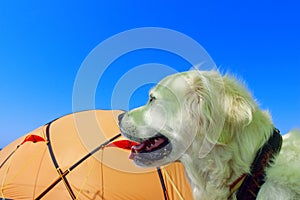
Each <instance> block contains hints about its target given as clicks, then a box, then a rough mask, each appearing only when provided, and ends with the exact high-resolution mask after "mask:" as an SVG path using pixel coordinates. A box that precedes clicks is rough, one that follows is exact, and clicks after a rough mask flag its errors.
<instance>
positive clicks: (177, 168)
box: [0, 110, 192, 200]
mask: <svg viewBox="0 0 300 200" xmlns="http://www.w3.org/2000/svg"><path fill="white" fill-rule="evenodd" d="M120 113H121V111H117V110H112V111H110V110H90V111H83V112H78V113H73V114H70V115H66V116H63V117H61V118H58V119H56V120H54V121H52V122H50V123H48V124H45V125H44V126H41V127H39V128H38V129H36V130H34V131H32V132H31V133H28V134H26V135H24V136H23V137H21V138H19V139H17V140H16V141H14V142H13V143H11V144H10V145H8V146H7V147H5V148H3V149H2V150H1V151H0V199H16V200H22V199H51V200H53V199H93V200H94V199H95V200H96V199H107V200H114V199H116V200H122V199H130V200H132V199H138V200H141V199H162V200H163V199H172V200H173V199H174V200H177V199H178V200H182V199H192V195H191V190H190V186H189V184H188V182H187V180H186V177H185V174H184V169H183V166H182V164H181V163H179V162H178V163H172V164H169V165H167V166H164V167H161V168H140V167H137V166H135V165H134V163H133V162H132V161H131V160H130V159H128V155H129V151H128V150H126V147H125V149H123V148H124V142H125V144H126V142H127V143H128V140H126V139H125V138H122V136H120V135H119V129H118V126H117V120H116V119H117V116H118V115H119V114H120ZM120 144H121V146H122V145H123V148H118V146H119V145H120ZM125 146H126V145H125Z"/></svg>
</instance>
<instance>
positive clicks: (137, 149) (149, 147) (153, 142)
mask: <svg viewBox="0 0 300 200" xmlns="http://www.w3.org/2000/svg"><path fill="white" fill-rule="evenodd" d="M169 143H170V142H169V139H168V138H166V137H165V136H163V135H161V134H157V135H156V136H155V137H152V138H149V139H147V140H144V141H142V142H140V143H139V144H138V145H135V146H132V147H131V153H130V155H129V158H130V159H134V157H135V156H136V155H137V154H140V153H151V152H155V151H159V150H164V149H165V150H167V149H168V148H166V146H167V145H168V144H169ZM162 156H163V155H162Z"/></svg>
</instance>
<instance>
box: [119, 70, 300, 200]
mask: <svg viewBox="0 0 300 200" xmlns="http://www.w3.org/2000/svg"><path fill="white" fill-rule="evenodd" d="M119 126H120V129H121V131H122V133H123V134H124V135H125V136H126V137H128V138H129V139H131V140H134V141H137V142H139V145H137V146H134V147H133V148H132V151H131V155H130V158H131V159H133V160H134V162H135V163H136V164H137V165H140V166H161V165H165V164H167V163H170V162H174V161H180V162H182V163H183V165H184V167H185V171H186V173H187V177H188V179H189V181H190V184H191V187H192V192H193V195H194V199H204V200H206V199H208V200H214V199H221V200H223V199H262V200H269V199H270V200H273V199H274V200H281V199H282V200H287V199H300V134H299V132H297V131H293V132H291V133H290V134H288V135H286V136H285V137H284V141H283V144H282V147H281V151H280V153H279V154H277V151H279V150H280V146H281V136H280V134H278V131H277V130H276V129H275V127H274V125H273V123H272V121H271V118H270V116H269V114H268V113H267V112H265V111H262V110H260V109H259V108H258V105H257V103H256V102H255V100H254V99H253V98H252V96H251V94H249V92H248V91H247V89H245V87H243V86H242V84H241V83H239V82H237V81H236V80H235V79H234V78H232V77H230V76H228V75H225V76H221V75H220V74H219V73H218V72H216V71H197V70H194V71H188V72H184V73H179V74H175V75H172V76H169V77H167V78H165V79H164V80H162V81H161V82H160V83H159V84H158V85H157V86H156V87H154V88H153V89H152V90H151V92H150V97H149V102H148V103H147V104H146V105H144V106H142V107H139V108H136V109H134V110H131V111H129V112H127V113H125V114H123V115H120V116H119Z"/></svg>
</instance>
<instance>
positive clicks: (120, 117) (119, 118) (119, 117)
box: [118, 113, 125, 122]
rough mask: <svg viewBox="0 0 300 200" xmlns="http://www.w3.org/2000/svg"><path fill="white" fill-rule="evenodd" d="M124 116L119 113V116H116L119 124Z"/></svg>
mask: <svg viewBox="0 0 300 200" xmlns="http://www.w3.org/2000/svg"><path fill="white" fill-rule="evenodd" d="M124 115H125V113H121V114H119V116H118V120H119V122H120V121H121V120H122V119H123V117H124Z"/></svg>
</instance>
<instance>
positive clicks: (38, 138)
mask: <svg viewBox="0 0 300 200" xmlns="http://www.w3.org/2000/svg"><path fill="white" fill-rule="evenodd" d="M45 141H46V140H45V139H44V138H42V137H41V136H38V135H27V136H26V138H25V139H24V141H23V142H22V143H21V144H20V145H22V144H24V143H25V142H33V143H36V142H45Z"/></svg>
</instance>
